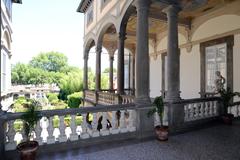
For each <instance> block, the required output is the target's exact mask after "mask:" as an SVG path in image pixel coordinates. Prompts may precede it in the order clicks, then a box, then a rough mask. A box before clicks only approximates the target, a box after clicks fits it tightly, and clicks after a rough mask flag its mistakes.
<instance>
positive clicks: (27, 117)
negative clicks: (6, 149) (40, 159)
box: [17, 100, 41, 160]
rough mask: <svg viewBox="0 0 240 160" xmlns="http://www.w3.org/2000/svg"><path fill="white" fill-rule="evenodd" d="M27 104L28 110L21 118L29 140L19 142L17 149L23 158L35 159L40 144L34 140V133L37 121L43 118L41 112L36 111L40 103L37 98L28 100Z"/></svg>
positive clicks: (26, 159) (25, 159)
mask: <svg viewBox="0 0 240 160" xmlns="http://www.w3.org/2000/svg"><path fill="white" fill-rule="evenodd" d="M27 106H28V109H27V111H26V112H25V113H24V114H23V115H22V117H21V119H22V120H23V121H24V125H23V129H24V133H25V135H26V137H27V140H26V141H25V142H21V143H20V144H18V145H17V150H18V151H19V152H20V157H21V160H34V159H35V158H36V153H37V149H38V146H39V145H38V142H37V141H33V140H32V139H33V137H32V136H33V134H32V133H33V131H34V128H35V126H36V124H37V121H38V120H40V118H41V115H40V113H39V112H37V111H36V108H37V107H39V106H40V105H39V103H38V102H37V101H35V100H28V102H27Z"/></svg>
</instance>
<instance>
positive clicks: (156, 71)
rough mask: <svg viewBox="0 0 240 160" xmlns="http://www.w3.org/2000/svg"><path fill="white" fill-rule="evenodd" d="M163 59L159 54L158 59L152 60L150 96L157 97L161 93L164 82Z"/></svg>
mask: <svg viewBox="0 0 240 160" xmlns="http://www.w3.org/2000/svg"><path fill="white" fill-rule="evenodd" d="M161 78H162V60H161V56H158V57H157V59H156V60H153V58H151V60H150V97H153V98H154V97H156V96H160V95H161V84H162V80H161Z"/></svg>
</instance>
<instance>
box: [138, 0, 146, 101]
mask: <svg viewBox="0 0 240 160" xmlns="http://www.w3.org/2000/svg"><path fill="white" fill-rule="evenodd" d="M149 6H150V2H149V0H137V1H136V7H137V44H136V49H137V54H136V62H135V63H136V77H135V78H136V79H135V85H136V92H135V96H136V102H137V103H138V102H139V103H149V102H150V98H149V48H148V45H149V44H148V40H149V39H148V37H149V36H148V34H149V31H148V14H149Z"/></svg>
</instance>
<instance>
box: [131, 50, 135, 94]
mask: <svg viewBox="0 0 240 160" xmlns="http://www.w3.org/2000/svg"><path fill="white" fill-rule="evenodd" d="M131 65H132V66H131V71H132V72H131V87H132V90H133V92H132V94H133V95H135V92H134V91H135V50H134V52H133V54H132V63H131Z"/></svg>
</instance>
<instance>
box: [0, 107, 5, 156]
mask: <svg viewBox="0 0 240 160" xmlns="http://www.w3.org/2000/svg"><path fill="white" fill-rule="evenodd" d="M1 108H2V105H1V104H0V157H3V159H4V157H5V128H4V122H5V120H6V116H5V115H4V112H3V111H2V109H1Z"/></svg>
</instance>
